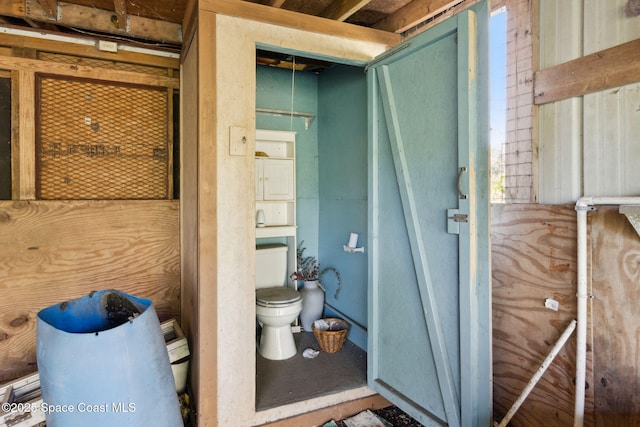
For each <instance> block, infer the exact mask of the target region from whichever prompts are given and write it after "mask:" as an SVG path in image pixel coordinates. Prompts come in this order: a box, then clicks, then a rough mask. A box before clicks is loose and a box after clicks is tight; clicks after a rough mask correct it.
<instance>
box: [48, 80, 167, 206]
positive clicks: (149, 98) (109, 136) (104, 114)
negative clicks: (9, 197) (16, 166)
mask: <svg viewBox="0 0 640 427" xmlns="http://www.w3.org/2000/svg"><path fill="white" fill-rule="evenodd" d="M39 81H40V104H39V132H38V140H37V144H38V147H37V149H38V150H37V156H38V174H37V183H38V196H39V198H41V199H49V200H51V199H54V200H59V199H163V198H166V197H167V178H168V176H167V175H168V168H167V148H168V147H167V94H166V92H164V91H159V90H154V89H148V88H140V87H131V86H119V85H108V84H101V83H95V82H86V81H73V80H62V79H57V78H41V79H39Z"/></svg>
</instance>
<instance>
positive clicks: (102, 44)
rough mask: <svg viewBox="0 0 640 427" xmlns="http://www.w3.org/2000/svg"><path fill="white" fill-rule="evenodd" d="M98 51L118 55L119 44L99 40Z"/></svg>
mask: <svg viewBox="0 0 640 427" xmlns="http://www.w3.org/2000/svg"><path fill="white" fill-rule="evenodd" d="M98 50H100V51H102V52H113V53H118V43H116V42H110V41H107V40H98Z"/></svg>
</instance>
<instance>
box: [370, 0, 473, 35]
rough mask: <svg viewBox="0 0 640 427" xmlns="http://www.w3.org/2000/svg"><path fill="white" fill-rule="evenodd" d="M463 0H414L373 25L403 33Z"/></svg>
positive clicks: (380, 28)
mask: <svg viewBox="0 0 640 427" xmlns="http://www.w3.org/2000/svg"><path fill="white" fill-rule="evenodd" d="M462 1H463V0H413V1H412V2H409V3H407V4H406V5H405V6H403V7H401V8H400V9H398V10H397V11H396V12H394V13H392V14H391V15H389V16H387V17H386V18H383V19H381V20H380V21H379V22H377V23H376V24H375V25H374V26H373V27H374V28H377V29H379V30H384V31H392V32H394V33H402V32H403V31H407V30H409V29H411V28H412V27H415V26H416V25H418V24H420V23H421V22H424V21H426V20H427V19H429V18H431V17H433V16H435V15H437V14H439V13H440V12H443V11H445V10H447V9H448V8H450V7H453V6H456V5H457V4H458V3H461V2H462Z"/></svg>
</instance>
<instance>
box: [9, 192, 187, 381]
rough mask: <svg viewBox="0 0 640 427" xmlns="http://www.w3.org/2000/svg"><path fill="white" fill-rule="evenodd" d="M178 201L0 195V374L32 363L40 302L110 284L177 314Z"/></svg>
mask: <svg viewBox="0 0 640 427" xmlns="http://www.w3.org/2000/svg"><path fill="white" fill-rule="evenodd" d="M178 233H179V231H178V203H177V202H174V201H126V202H125V201H116V202H112V201H93V202H84V201H83V202H59V201H51V202H44V201H32V202H26V201H20V202H18V201H13V202H12V201H7V202H0V295H1V297H0V382H1V381H5V380H8V379H12V378H16V377H19V376H21V375H23V374H25V373H28V372H31V371H35V370H36V365H35V359H36V356H35V332H36V330H35V328H36V316H37V313H38V311H39V310H40V309H42V308H44V307H47V306H49V305H52V304H55V303H58V302H61V301H65V300H68V299H72V298H77V297H80V296H83V295H85V294H87V293H89V292H91V291H92V290H100V289H110V288H115V289H119V290H122V291H124V292H128V293H131V294H134V295H137V296H140V297H144V298H149V299H151V300H152V301H153V303H154V306H155V308H156V311H157V312H158V315H159V317H160V318H161V320H165V319H168V318H171V317H179V315H180V264H179V262H180V260H179V257H180V254H179V240H178Z"/></svg>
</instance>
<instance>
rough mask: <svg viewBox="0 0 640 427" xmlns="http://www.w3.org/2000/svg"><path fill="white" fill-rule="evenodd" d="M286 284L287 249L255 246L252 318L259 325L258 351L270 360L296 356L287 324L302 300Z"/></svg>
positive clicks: (292, 319)
mask: <svg viewBox="0 0 640 427" xmlns="http://www.w3.org/2000/svg"><path fill="white" fill-rule="evenodd" d="M286 284H287V246H286V245H277V244H276V245H263V246H256V317H257V319H258V322H259V323H260V325H261V326H262V332H261V334H260V339H259V340H258V352H259V353H260V355H262V357H264V358H266V359H271V360H284V359H289V358H291V357H293V356H295V354H296V353H297V349H296V345H295V341H294V339H293V333H292V332H291V323H293V321H294V320H296V318H297V317H298V315H299V314H300V311H301V310H302V297H301V295H300V293H299V292H298V291H296V290H295V289H293V288H289V287H287V286H286Z"/></svg>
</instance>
